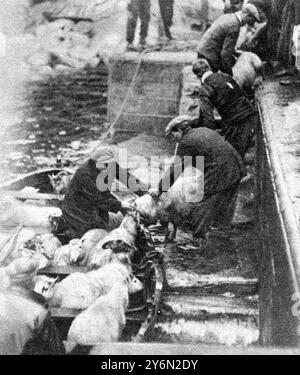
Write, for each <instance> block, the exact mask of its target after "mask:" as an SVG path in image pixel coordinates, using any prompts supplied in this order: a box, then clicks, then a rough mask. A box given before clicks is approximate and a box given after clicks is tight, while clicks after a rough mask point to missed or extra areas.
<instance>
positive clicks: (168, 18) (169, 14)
mask: <svg viewBox="0 0 300 375" xmlns="http://www.w3.org/2000/svg"><path fill="white" fill-rule="evenodd" d="M159 8H160V13H161V17H162V21H163V24H164V29H165V34H166V37H167V38H169V39H171V38H172V35H171V32H170V27H171V26H172V19H173V14H174V0H159Z"/></svg>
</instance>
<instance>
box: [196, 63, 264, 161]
mask: <svg viewBox="0 0 300 375" xmlns="http://www.w3.org/2000/svg"><path fill="white" fill-rule="evenodd" d="M193 71H194V73H195V74H196V76H197V77H198V78H199V79H200V80H201V83H202V85H201V87H200V90H199V91H198V92H197V95H198V96H199V97H200V114H199V119H197V120H196V121H194V122H193V126H195V127H197V126H204V127H207V128H210V129H216V128H217V124H216V121H215V118H214V108H216V109H217V111H218V112H219V115H220V116H221V118H222V122H223V124H224V127H225V128H224V129H223V133H224V135H225V139H226V141H228V142H229V143H230V144H231V145H232V146H233V147H234V148H235V149H236V150H237V151H238V153H239V154H240V155H241V156H242V157H244V155H245V153H246V151H247V149H248V148H249V145H250V144H251V142H252V139H253V135H254V131H255V129H256V127H257V124H258V114H257V111H256V109H255V108H254V107H253V105H252V104H251V102H250V101H249V99H248V98H247V97H246V96H245V94H244V93H243V91H242V90H241V89H240V87H239V86H238V84H237V83H236V81H235V80H234V79H233V78H232V77H231V76H230V75H228V74H225V73H222V72H220V73H213V72H212V71H211V68H210V66H209V64H208V62H207V61H206V60H204V59H199V60H198V61H197V62H196V63H195V64H194V65H193Z"/></svg>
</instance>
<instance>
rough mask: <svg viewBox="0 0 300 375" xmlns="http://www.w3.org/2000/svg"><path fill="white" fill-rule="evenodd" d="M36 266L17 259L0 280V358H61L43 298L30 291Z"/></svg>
mask: <svg viewBox="0 0 300 375" xmlns="http://www.w3.org/2000/svg"><path fill="white" fill-rule="evenodd" d="M37 268H38V263H36V262H35V261H34V260H32V259H29V258H18V259H15V260H14V261H13V262H11V263H10V264H9V265H8V266H7V267H5V268H3V269H2V275H1V277H0V283H1V290H0V326H1V329H0V355H20V354H23V355H64V354H65V348H64V345H63V343H62V341H61V339H60V335H59V332H58V330H57V327H56V325H55V323H54V322H53V320H52V318H51V316H50V313H49V312H48V311H47V310H46V308H45V307H44V302H45V301H44V298H43V296H42V295H39V294H37V293H35V292H34V291H33V289H34V285H35V276H36V272H37Z"/></svg>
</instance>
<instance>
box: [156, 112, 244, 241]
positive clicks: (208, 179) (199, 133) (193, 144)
mask: <svg viewBox="0 0 300 375" xmlns="http://www.w3.org/2000/svg"><path fill="white" fill-rule="evenodd" d="M166 133H167V134H171V135H172V137H173V138H174V140H176V141H177V142H178V143H179V146H178V152H177V156H179V158H180V161H179V162H178V163H177V164H173V165H171V167H170V168H169V170H167V171H166V173H165V174H164V176H163V178H162V179H161V181H160V183H159V185H158V188H157V189H153V190H150V191H149V193H150V194H151V195H152V197H153V198H154V199H158V198H159V196H160V195H161V194H162V192H163V190H164V189H165V188H166V187H168V188H170V187H171V186H172V185H173V184H174V182H175V181H176V179H177V178H178V177H179V175H180V172H181V171H183V170H184V168H185V167H187V166H188V165H186V160H187V158H186V157H190V159H192V160H191V163H192V165H193V166H194V167H197V157H199V156H200V157H203V158H204V192H203V193H204V194H203V199H202V200H201V201H199V202H198V203H196V202H195V207H194V209H193V212H192V214H191V217H190V218H189V222H190V224H191V226H192V228H193V230H194V233H195V236H197V237H200V238H203V237H205V236H206V234H207V232H208V230H209V226H210V225H212V224H213V225H215V224H216V221H217V222H218V223H219V224H220V223H222V224H223V223H224V219H225V218H226V219H228V215H227V214H228V210H227V209H228V207H230V206H231V203H232V200H233V199H234V197H235V194H236V191H237V188H238V185H239V182H240V181H241V179H242V178H243V176H244V175H245V168H244V165H243V162H242V159H241V157H240V156H239V154H238V153H237V151H236V150H235V149H234V148H233V147H232V146H231V145H230V144H229V143H228V142H226V141H225V140H224V139H223V138H222V137H221V136H220V135H219V134H218V133H217V132H215V131H213V130H211V129H208V128H197V129H192V128H191V126H190V121H189V119H187V118H186V116H182V118H176V119H175V120H173V121H171V123H170V124H169V125H168V127H167V129H166ZM202 172H203V171H202ZM200 183H202V182H200ZM222 219H223V220H222Z"/></svg>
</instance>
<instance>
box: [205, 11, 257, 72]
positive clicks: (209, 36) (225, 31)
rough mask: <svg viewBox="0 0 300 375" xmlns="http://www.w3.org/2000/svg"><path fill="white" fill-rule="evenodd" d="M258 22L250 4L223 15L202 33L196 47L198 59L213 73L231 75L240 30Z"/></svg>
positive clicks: (255, 12)
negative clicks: (205, 61)
mask: <svg viewBox="0 0 300 375" xmlns="http://www.w3.org/2000/svg"><path fill="white" fill-rule="evenodd" d="M255 21H257V22H259V13H258V10H257V8H256V7H255V6H254V5H252V4H246V5H244V6H243V8H242V10H240V11H238V12H236V13H229V14H223V15H222V16H220V17H219V18H218V19H217V20H216V21H215V22H214V23H213V24H212V25H211V27H210V28H209V29H208V30H207V31H206V32H205V33H204V35H203V37H202V38H201V40H200V43H199V46H198V58H203V59H206V60H207V61H208V62H209V64H210V66H211V67H212V70H213V72H217V71H218V70H221V71H222V72H225V73H227V74H230V75H232V67H233V65H234V64H235V62H236V59H235V56H234V55H235V46H236V43H237V40H238V37H239V33H240V28H241V27H242V26H243V25H245V24H254V22H255Z"/></svg>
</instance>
